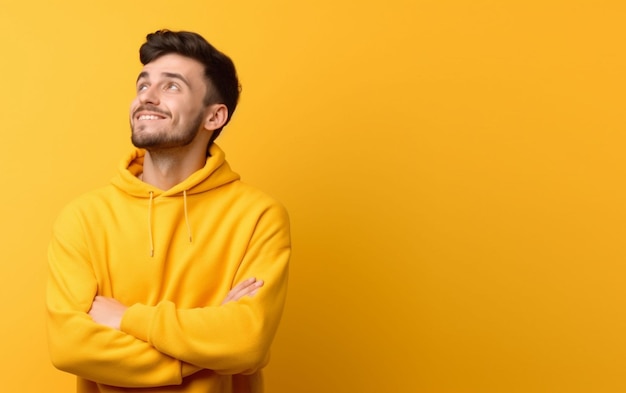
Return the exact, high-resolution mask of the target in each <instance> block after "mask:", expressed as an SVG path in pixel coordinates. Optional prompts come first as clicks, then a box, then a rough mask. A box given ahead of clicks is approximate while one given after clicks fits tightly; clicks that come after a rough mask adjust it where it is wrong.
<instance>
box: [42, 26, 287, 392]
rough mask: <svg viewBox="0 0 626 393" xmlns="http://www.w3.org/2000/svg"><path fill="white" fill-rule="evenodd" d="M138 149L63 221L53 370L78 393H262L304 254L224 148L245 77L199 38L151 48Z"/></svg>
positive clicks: (55, 242) (52, 294)
mask: <svg viewBox="0 0 626 393" xmlns="http://www.w3.org/2000/svg"><path fill="white" fill-rule="evenodd" d="M140 60H141V62H142V64H143V65H144V66H143V69H142V71H141V72H140V74H139V77H138V78H137V87H136V91H137V96H136V98H135V99H134V100H133V102H132V104H131V107H130V125H131V130H132V137H131V139H132V143H133V145H134V146H135V149H134V150H133V151H132V152H131V154H130V155H129V156H128V157H126V158H125V159H124V160H123V161H122V163H121V165H120V166H119V168H118V174H117V176H115V177H114V178H113V179H112V181H111V184H109V185H108V186H105V187H103V188H101V189H98V190H95V191H93V192H90V193H87V194H85V195H83V196H82V197H79V198H78V199H77V200H75V201H74V202H72V203H71V204H69V205H68V206H67V207H66V208H65V209H64V210H63V211H62V212H61V214H60V215H59V218H58V219H57V222H56V223H55V226H54V230H53V237H52V241H51V244H50V248H49V267H50V276H49V283H48V294H47V309H48V327H49V329H48V336H49V343H50V353H51V359H52V362H53V364H54V365H55V366H56V367H57V368H59V369H61V370H63V371H66V372H69V373H72V374H75V375H76V376H77V392H79V393H87V392H134V391H137V392H198V393H200V392H202V393H208V392H261V391H263V384H262V376H261V370H262V368H263V367H264V366H265V365H266V364H267V362H268V358H269V348H270V344H271V342H272V339H273V337H274V334H275V332H276V330H277V328H278V324H279V321H280V317H281V314H282V310H283V306H284V302H285V296H286V290H287V272H288V261H289V255H290V236H289V222H288V218H287V213H286V212H285V210H284V208H283V207H282V206H281V205H280V204H279V203H277V202H276V201H274V200H273V199H272V198H270V197H268V196H267V195H265V194H264V193H262V192H260V191H258V190H257V189H255V188H252V187H250V186H248V185H245V184H243V183H242V182H241V181H240V180H239V175H237V174H236V173H235V172H233V171H232V170H231V169H230V167H229V165H228V163H227V162H226V161H225V156H224V153H223V151H222V150H221V149H220V148H219V147H218V146H217V145H216V144H215V143H214V140H215V138H216V137H217V136H218V135H219V133H220V132H221V131H222V128H223V127H224V126H225V125H226V124H227V123H228V122H229V121H230V119H231V117H232V115H233V112H234V110H235V107H236V106H237V101H238V99H239V82H238V78H237V74H236V71H235V67H234V65H233V63H232V61H231V60H230V58H228V57H227V56H226V55H224V54H223V53H221V52H219V51H218V50H216V49H215V48H214V47H213V46H212V45H211V44H209V43H208V42H207V41H206V40H205V39H204V38H202V37H201V36H200V35H198V34H196V33H191V32H171V31H167V30H161V31H157V32H155V33H153V34H149V35H148V36H147V41H146V42H145V43H144V44H143V45H142V47H141V49H140Z"/></svg>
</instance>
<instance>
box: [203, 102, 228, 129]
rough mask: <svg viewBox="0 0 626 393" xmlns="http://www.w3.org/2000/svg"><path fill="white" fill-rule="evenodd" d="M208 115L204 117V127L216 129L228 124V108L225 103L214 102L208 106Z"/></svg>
mask: <svg viewBox="0 0 626 393" xmlns="http://www.w3.org/2000/svg"><path fill="white" fill-rule="evenodd" d="M207 111H208V112H207V116H206V118H205V119H204V128H206V129H207V130H209V131H215V130H218V129H220V128H222V127H223V126H224V124H226V120H228V108H227V107H226V105H224V104H213V105H209V107H208V108H207Z"/></svg>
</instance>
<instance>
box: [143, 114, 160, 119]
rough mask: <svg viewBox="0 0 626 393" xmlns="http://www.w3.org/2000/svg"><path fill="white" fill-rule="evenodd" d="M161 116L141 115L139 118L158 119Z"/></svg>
mask: <svg viewBox="0 0 626 393" xmlns="http://www.w3.org/2000/svg"><path fill="white" fill-rule="evenodd" d="M158 119H159V117H158V116H154V115H141V116H139V120H158Z"/></svg>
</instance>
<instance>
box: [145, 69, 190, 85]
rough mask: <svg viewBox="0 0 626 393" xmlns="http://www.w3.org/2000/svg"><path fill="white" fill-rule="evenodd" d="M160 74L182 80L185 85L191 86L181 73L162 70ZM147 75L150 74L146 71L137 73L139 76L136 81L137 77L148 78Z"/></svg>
mask: <svg viewBox="0 0 626 393" xmlns="http://www.w3.org/2000/svg"><path fill="white" fill-rule="evenodd" d="M161 75H163V76H165V77H168V78H173V79H178V80H180V81H182V82H183V83H184V84H186V85H187V87H189V88H191V85H190V84H189V81H187V79H185V77H184V76H182V75H181V74H178V73H176V72H162V73H161ZM149 77H150V74H149V73H148V72H147V71H142V72H140V73H139V76H137V81H139V79H141V78H149Z"/></svg>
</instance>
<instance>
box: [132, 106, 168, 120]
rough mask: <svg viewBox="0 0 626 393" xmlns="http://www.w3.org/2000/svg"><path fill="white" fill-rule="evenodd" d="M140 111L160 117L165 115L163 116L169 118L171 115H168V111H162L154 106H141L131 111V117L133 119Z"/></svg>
mask: <svg viewBox="0 0 626 393" xmlns="http://www.w3.org/2000/svg"><path fill="white" fill-rule="evenodd" d="M142 111H147V112H153V113H159V114H161V115H165V116H168V117H169V116H171V113H169V112H168V111H166V110H163V109H161V108H157V107H156V106H153V105H141V106H139V107H137V109H135V110H134V111H133V117H135V116H136V115H137V113H138V112H142Z"/></svg>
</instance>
